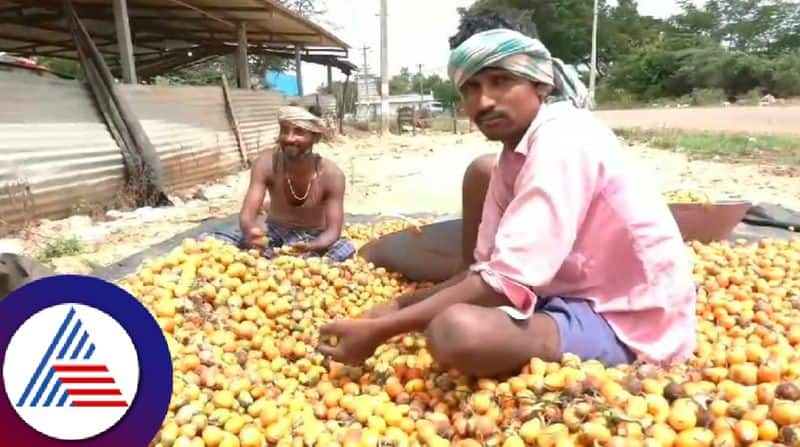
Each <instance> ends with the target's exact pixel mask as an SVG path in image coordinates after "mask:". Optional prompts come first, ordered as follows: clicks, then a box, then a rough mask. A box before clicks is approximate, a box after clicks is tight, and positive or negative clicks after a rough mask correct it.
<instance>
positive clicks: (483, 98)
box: [478, 89, 497, 112]
mask: <svg viewBox="0 0 800 447" xmlns="http://www.w3.org/2000/svg"><path fill="white" fill-rule="evenodd" d="M496 105H497V102H496V101H495V100H494V98H493V97H492V96H491V95H489V94H488V92H487V91H486V89H482V90H481V92H480V94H479V95H478V110H480V111H481V112H484V111H487V110H492V109H494V107H495V106H496Z"/></svg>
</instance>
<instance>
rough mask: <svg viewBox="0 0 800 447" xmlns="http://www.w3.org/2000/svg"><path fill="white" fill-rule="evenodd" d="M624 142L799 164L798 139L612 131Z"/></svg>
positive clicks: (727, 157)
mask: <svg viewBox="0 0 800 447" xmlns="http://www.w3.org/2000/svg"><path fill="white" fill-rule="evenodd" d="M615 132H616V133H617V135H619V136H620V137H622V138H623V139H625V140H626V141H628V142H633V143H642V144H645V145H647V146H650V147H655V148H659V149H667V150H671V151H676V152H683V153H686V154H687V155H688V156H689V157H691V158H697V159H711V158H717V157H718V158H719V159H721V160H723V161H750V162H753V161H755V162H770V163H781V164H790V165H800V137H797V136H791V135H743V134H729V133H719V132H691V131H681V130H647V129H615Z"/></svg>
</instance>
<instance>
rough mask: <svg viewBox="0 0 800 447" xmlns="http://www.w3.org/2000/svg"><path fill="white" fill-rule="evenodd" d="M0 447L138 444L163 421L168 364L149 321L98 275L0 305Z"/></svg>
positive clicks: (62, 278) (31, 288)
mask: <svg viewBox="0 0 800 447" xmlns="http://www.w3.org/2000/svg"><path fill="white" fill-rule="evenodd" d="M0 318H2V324H0V365H2V380H0V427H3V429H4V432H5V434H4V441H3V444H4V445H19V446H42V447H48V446H65V445H80V446H86V447H94V446H97V447H100V446H145V445H148V444H150V443H151V441H152V440H153V438H155V436H156V434H157V433H158V430H159V428H160V427H161V424H162V422H163V420H164V417H165V416H166V414H167V409H168V407H169V402H170V398H171V395H172V385H173V384H172V360H171V356H170V352H169V349H168V346H167V341H166V339H165V337H164V334H163V332H162V330H161V328H160V327H159V325H158V323H157V321H156V319H155V318H154V316H153V315H152V314H151V313H150V312H149V311H148V310H147V309H146V308H145V307H144V305H142V303H141V302H139V300H137V299H136V298H135V297H134V296H133V295H131V294H130V293H128V292H127V291H125V290H124V289H122V288H120V287H118V286H117V285H115V284H112V283H110V282H107V281H104V280H102V279H99V278H94V277H89V276H78V275H58V276H52V277H47V278H43V279H40V280H37V281H34V282H32V283H29V284H27V285H25V286H23V287H21V288H19V289H17V290H15V291H14V292H13V293H11V294H10V295H8V296H7V297H6V298H5V299H4V300H3V301H0Z"/></svg>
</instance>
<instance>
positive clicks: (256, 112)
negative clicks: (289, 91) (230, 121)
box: [231, 89, 287, 160]
mask: <svg viewBox="0 0 800 447" xmlns="http://www.w3.org/2000/svg"><path fill="white" fill-rule="evenodd" d="M231 101H232V102H233V107H234V109H235V111H236V118H237V119H238V120H239V128H240V129H241V131H242V137H243V138H244V141H245V143H246V146H247V157H248V158H249V159H250V160H253V159H255V158H256V157H258V155H259V154H261V152H263V151H264V150H266V149H269V148H270V147H271V146H272V145H273V144H274V143H275V140H276V138H277V137H278V129H279V126H278V109H279V108H280V107H281V106H282V105H284V104H286V103H287V100H286V97H285V96H283V95H281V94H278V93H275V92H269V91H249V90H241V89H232V90H231Z"/></svg>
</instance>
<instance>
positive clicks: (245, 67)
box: [236, 22, 250, 89]
mask: <svg viewBox="0 0 800 447" xmlns="http://www.w3.org/2000/svg"><path fill="white" fill-rule="evenodd" d="M237 34H238V35H239V46H238V47H237V48H236V70H237V73H238V81H239V88H246V89H249V88H250V64H249V63H248V56H247V25H246V24H245V23H244V22H242V23H240V24H239V28H238V29H237Z"/></svg>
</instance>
